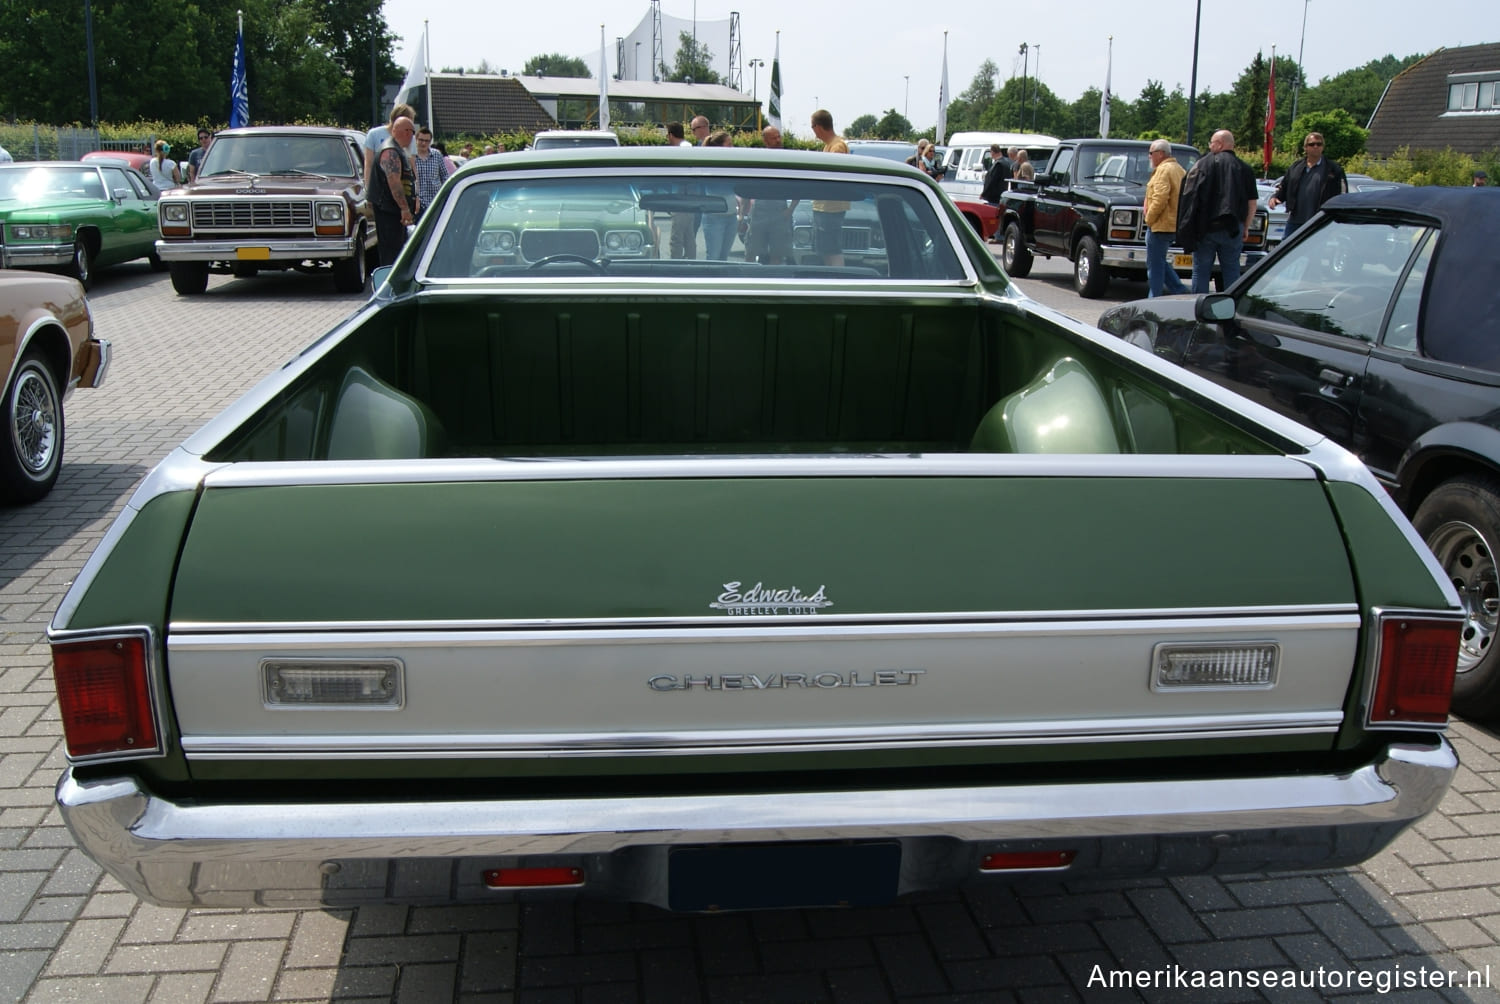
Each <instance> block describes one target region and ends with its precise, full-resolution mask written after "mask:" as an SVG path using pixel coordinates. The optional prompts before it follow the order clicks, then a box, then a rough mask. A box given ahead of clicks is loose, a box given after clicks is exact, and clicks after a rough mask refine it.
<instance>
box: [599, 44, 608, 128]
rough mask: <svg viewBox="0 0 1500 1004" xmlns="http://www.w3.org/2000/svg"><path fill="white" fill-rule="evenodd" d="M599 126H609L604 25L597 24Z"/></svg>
mask: <svg viewBox="0 0 1500 1004" xmlns="http://www.w3.org/2000/svg"><path fill="white" fill-rule="evenodd" d="M599 128H600V129H608V128H609V72H608V70H607V69H606V67H605V63H604V25H602V24H601V25H600V26H599Z"/></svg>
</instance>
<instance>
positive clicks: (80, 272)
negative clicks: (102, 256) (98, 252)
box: [68, 237, 94, 289]
mask: <svg viewBox="0 0 1500 1004" xmlns="http://www.w3.org/2000/svg"><path fill="white" fill-rule="evenodd" d="M68 274H69V275H71V276H72V277H73V278H75V279H77V280H78V281H79V283H80V284H81V285H82V286H83V288H84V289H88V288H89V287H91V286H92V285H93V284H94V253H93V252H92V251H90V250H89V245H88V242H87V241H85V240H84V239H83V238H82V237H80V238H79V239H78V240H76V241H74V242H73V260H72V261H70V262H68Z"/></svg>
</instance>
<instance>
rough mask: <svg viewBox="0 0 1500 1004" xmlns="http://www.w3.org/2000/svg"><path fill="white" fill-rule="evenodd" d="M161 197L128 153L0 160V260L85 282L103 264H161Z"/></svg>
mask: <svg viewBox="0 0 1500 1004" xmlns="http://www.w3.org/2000/svg"><path fill="white" fill-rule="evenodd" d="M156 198H157V195H156V190H155V189H153V188H152V187H151V186H150V184H148V183H147V181H146V179H145V178H143V177H141V175H140V174H139V173H138V172H137V171H135V170H134V169H133V168H131V167H130V166H129V165H128V164H126V163H125V162H124V161H123V160H122V161H119V162H118V163H116V162H114V161H108V160H94V161H87V162H75V161H44V162H36V163H24V164H3V165H0V229H3V235H0V265H3V267H5V268H41V269H49V270H57V271H61V272H64V273H66V274H67V275H70V276H72V277H73V278H75V279H77V280H78V281H79V282H80V283H82V284H83V287H84V289H88V288H89V286H90V285H91V284H92V283H93V281H94V269H95V268H96V267H99V266H104V265H115V264H118V263H120V262H126V261H134V260H135V259H137V258H147V259H149V260H150V262H151V267H152V268H154V269H157V270H158V271H160V270H162V269H164V268H165V267H166V266H165V265H164V264H163V263H162V261H161V259H159V258H157V256H156V249H155V244H156V237H157V234H156Z"/></svg>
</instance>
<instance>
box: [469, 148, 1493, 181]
mask: <svg viewBox="0 0 1500 1004" xmlns="http://www.w3.org/2000/svg"><path fill="white" fill-rule="evenodd" d="M553 165H556V166H557V167H559V168H566V169H567V170H568V171H570V172H577V171H587V170H589V169H591V168H615V167H640V168H680V167H684V166H692V167H694V168H701V167H703V166H706V165H713V166H715V167H728V168H741V169H744V168H755V169H765V168H785V169H790V170H811V171H818V172H820V173H833V172H839V173H850V172H853V173H858V174H883V175H888V176H890V177H893V178H900V179H903V180H910V179H911V178H914V177H922V175H921V174H920V173H919V172H914V171H912V169H911V168H910V167H908V166H907V165H905V164H903V163H897V162H896V161H892V160H886V159H884V158H881V157H857V156H853V155H851V156H847V157H830V156H829V155H828V154H826V153H823V152H822V151H820V150H818V151H814V150H765V149H760V148H755V147H728V148H724V147H697V146H694V147H685V146H621V147H589V148H584V149H580V148H574V149H566V150H565V149H555V150H531V151H528V152H527V154H526V156H525V157H479V158H476V159H475V160H471V161H469V162H468V163H467V164H465V165H464V166H463V167H461V168H459V171H460V172H462V173H463V174H464V175H465V176H466V177H467V176H471V175H473V174H478V173H485V172H501V171H505V172H509V171H535V170H538V169H541V168H546V167H550V166H553ZM1497 190H1500V189H1497Z"/></svg>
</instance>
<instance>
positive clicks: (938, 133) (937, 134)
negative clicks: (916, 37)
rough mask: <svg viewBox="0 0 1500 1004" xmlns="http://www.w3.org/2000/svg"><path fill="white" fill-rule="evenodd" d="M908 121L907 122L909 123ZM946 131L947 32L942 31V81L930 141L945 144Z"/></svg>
mask: <svg viewBox="0 0 1500 1004" xmlns="http://www.w3.org/2000/svg"><path fill="white" fill-rule="evenodd" d="M909 124H910V123H908V125H909ZM947 131H948V32H947V31H944V32H943V82H942V84H941V86H939V87H938V115H937V129H936V130H934V131H933V138H932V141H933V142H934V143H941V144H944V145H946V141H945V139H944V135H943V134H944V133H946V132H947Z"/></svg>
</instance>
